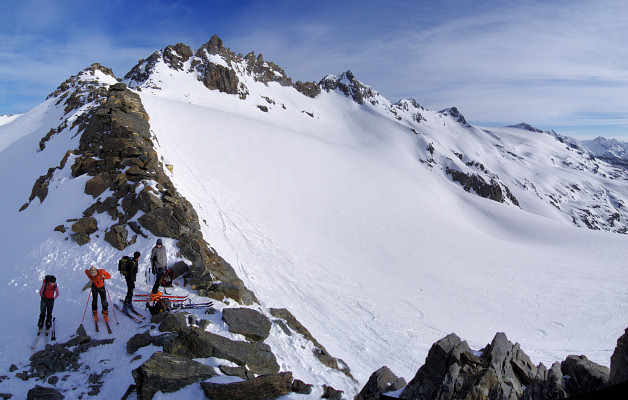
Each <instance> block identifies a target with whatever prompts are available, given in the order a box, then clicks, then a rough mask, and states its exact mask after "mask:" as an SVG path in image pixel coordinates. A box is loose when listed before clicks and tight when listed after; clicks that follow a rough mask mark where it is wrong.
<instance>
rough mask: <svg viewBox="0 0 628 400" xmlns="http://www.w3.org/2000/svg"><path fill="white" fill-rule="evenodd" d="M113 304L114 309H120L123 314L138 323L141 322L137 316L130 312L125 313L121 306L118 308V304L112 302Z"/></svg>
mask: <svg viewBox="0 0 628 400" xmlns="http://www.w3.org/2000/svg"><path fill="white" fill-rule="evenodd" d="M113 306H114V307H115V308H116V310H118V311H120V312H121V313H122V314H124V315H126V316H127V317H129V318H131V319H132V320H133V321H135V322H137V323H138V324H140V323H142V320H141V319H139V318H137V317H136V316H133V315H131V314H125V313H124V311H123V310H122V308H120V306H119V305H117V304H114V305H113Z"/></svg>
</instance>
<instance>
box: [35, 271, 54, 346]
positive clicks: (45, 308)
mask: <svg viewBox="0 0 628 400" xmlns="http://www.w3.org/2000/svg"><path fill="white" fill-rule="evenodd" d="M39 296H40V297H41V301H40V303H39V309H40V312H39V321H38V322H37V328H38V331H37V334H38V335H39V334H40V333H41V330H42V329H43V327H44V320H45V322H46V335H48V331H49V330H50V328H51V327H52V309H53V307H54V305H55V300H56V299H57V297H59V288H58V287H57V279H56V278H55V277H54V275H46V277H45V278H44V282H43V283H42V285H41V289H39Z"/></svg>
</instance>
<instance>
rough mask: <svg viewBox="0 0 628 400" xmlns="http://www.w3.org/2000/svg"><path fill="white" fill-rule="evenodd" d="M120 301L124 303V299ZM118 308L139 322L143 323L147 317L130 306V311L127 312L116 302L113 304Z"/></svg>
mask: <svg viewBox="0 0 628 400" xmlns="http://www.w3.org/2000/svg"><path fill="white" fill-rule="evenodd" d="M120 302H121V303H122V304H124V300H120ZM113 306H114V307H115V308H116V309H117V310H119V311H120V312H121V313H122V314H124V315H126V316H127V317H129V318H131V319H132V320H133V321H135V322H137V323H138V324H139V323H141V322H142V321H143V320H144V319H145V318H146V317H145V316H144V315H143V314H141V313H139V312H137V311H136V310H135V309H132V308H129V309H128V311H127V312H126V313H125V312H124V310H123V309H122V308H120V306H119V305H117V304H114V305H113Z"/></svg>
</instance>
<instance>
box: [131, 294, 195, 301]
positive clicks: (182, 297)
mask: <svg viewBox="0 0 628 400" xmlns="http://www.w3.org/2000/svg"><path fill="white" fill-rule="evenodd" d="M134 296H135V297H138V298H143V300H146V298H147V297H150V294H141V293H135V295H134ZM161 297H164V298H166V299H187V298H188V296H187V295H185V296H175V295H173V294H164V295H162V296H161Z"/></svg>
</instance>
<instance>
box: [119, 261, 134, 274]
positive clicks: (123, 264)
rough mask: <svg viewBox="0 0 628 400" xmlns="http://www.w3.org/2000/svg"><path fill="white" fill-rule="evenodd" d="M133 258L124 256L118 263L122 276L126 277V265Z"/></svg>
mask: <svg viewBox="0 0 628 400" xmlns="http://www.w3.org/2000/svg"><path fill="white" fill-rule="evenodd" d="M130 259H131V258H130V257H128V256H124V257H122V258H121V259H120V261H118V271H119V272H120V273H121V274H122V276H126V263H127V261H129V260H130Z"/></svg>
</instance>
